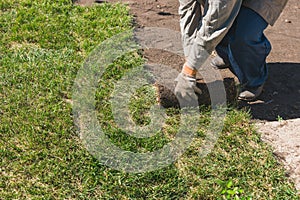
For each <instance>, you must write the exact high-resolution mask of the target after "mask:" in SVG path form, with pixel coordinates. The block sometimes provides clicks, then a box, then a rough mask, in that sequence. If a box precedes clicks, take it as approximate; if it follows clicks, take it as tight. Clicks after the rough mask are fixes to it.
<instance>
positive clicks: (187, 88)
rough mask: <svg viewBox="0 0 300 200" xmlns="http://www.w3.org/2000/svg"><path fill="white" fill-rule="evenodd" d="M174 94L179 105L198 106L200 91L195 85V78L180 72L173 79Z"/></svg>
mask: <svg viewBox="0 0 300 200" xmlns="http://www.w3.org/2000/svg"><path fill="white" fill-rule="evenodd" d="M175 83H176V87H175V95H176V97H177V99H178V100H179V103H180V106H198V97H197V95H196V94H201V93H202V91H201V89H200V88H198V87H197V86H196V78H194V77H190V76H188V75H186V74H184V73H183V72H181V73H180V74H179V75H178V76H177V78H176V79H175Z"/></svg>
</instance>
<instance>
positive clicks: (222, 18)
mask: <svg viewBox="0 0 300 200" xmlns="http://www.w3.org/2000/svg"><path fill="white" fill-rule="evenodd" d="M203 2H204V1H203V0H179V3H180V7H179V14H180V27H181V33H182V40H183V47H184V53H185V56H186V62H187V65H188V66H189V67H191V68H194V69H199V68H200V67H201V65H202V64H203V63H204V62H205V61H206V59H207V58H208V56H209V55H210V53H211V51H212V50H213V49H214V48H215V47H216V46H217V44H219V43H220V41H221V40H222V39H223V37H224V36H225V35H226V33H227V32H228V30H229V29H230V27H231V25H232V24H233V22H234V20H235V18H236V16H237V15H238V12H239V10H240V7H241V4H242V0H218V1H216V0H206V1H205V4H204V10H203V13H202V12H201V6H200V4H203Z"/></svg>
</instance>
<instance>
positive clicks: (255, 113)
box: [239, 63, 300, 121]
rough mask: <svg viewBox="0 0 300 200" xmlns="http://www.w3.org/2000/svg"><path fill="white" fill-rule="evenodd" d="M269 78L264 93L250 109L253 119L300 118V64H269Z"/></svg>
mask: <svg viewBox="0 0 300 200" xmlns="http://www.w3.org/2000/svg"><path fill="white" fill-rule="evenodd" d="M268 69H269V78H268V80H267V81H266V83H265V85H264V91H263V93H262V94H261V96H260V97H259V98H258V99H257V100H256V101H254V102H249V103H245V102H240V104H239V107H249V108H250V112H251V114H252V117H253V119H259V120H267V121H276V120H278V119H285V120H286V119H295V118H300V63H268Z"/></svg>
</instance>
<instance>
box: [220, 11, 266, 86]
mask: <svg viewBox="0 0 300 200" xmlns="http://www.w3.org/2000/svg"><path fill="white" fill-rule="evenodd" d="M267 26H268V23H267V22H266V21H265V20H264V19H263V18H262V17H261V16H260V15H259V14H257V13H256V12H255V11H253V10H251V9H249V8H246V7H243V6H242V7H241V9H240V11H239V14H238V15H237V17H236V19H235V21H234V23H233V25H232V27H231V28H230V30H229V31H228V33H227V34H226V35H225V37H224V38H223V40H222V41H221V42H220V43H219V44H218V45H217V47H216V51H217V53H218V55H219V56H220V57H222V58H223V59H224V60H225V62H228V63H230V70H231V71H232V72H233V73H234V74H235V75H236V76H237V77H238V79H239V81H240V83H241V85H242V86H243V87H258V86H260V85H262V84H264V82H265V81H266V79H267V76H268V70H267V65H266V58H267V56H268V55H269V53H270V51H271V44H270V42H269V40H268V39H267V38H266V36H265V35H264V33H263V32H264V30H265V29H266V28H267Z"/></svg>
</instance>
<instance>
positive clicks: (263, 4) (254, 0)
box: [243, 0, 288, 26]
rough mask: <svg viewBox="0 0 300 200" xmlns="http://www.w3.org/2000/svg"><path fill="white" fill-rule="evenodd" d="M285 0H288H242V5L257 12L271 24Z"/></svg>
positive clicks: (280, 10) (276, 17) (283, 5)
mask: <svg viewBox="0 0 300 200" xmlns="http://www.w3.org/2000/svg"><path fill="white" fill-rule="evenodd" d="M287 1H288V0H243V5H244V6H245V7H248V8H251V9H252V10H254V11H255V12H257V13H258V14H259V15H260V16H262V17H263V18H264V19H265V20H266V21H267V22H268V23H269V24H270V25H272V26H273V25H274V23H275V21H276V20H277V19H278V17H279V15H280V13H281V12H282V10H283V8H284V7H285V5H286V3H287Z"/></svg>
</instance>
